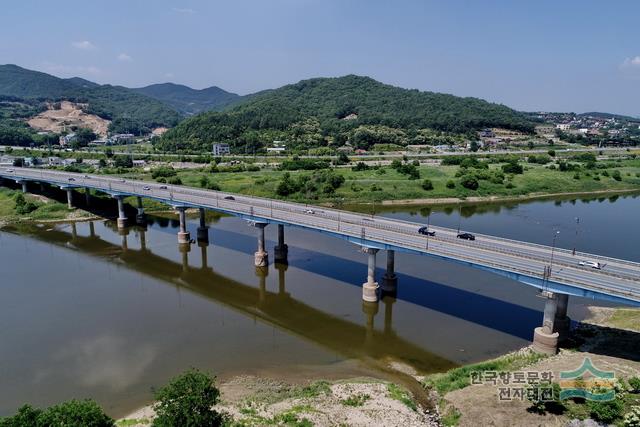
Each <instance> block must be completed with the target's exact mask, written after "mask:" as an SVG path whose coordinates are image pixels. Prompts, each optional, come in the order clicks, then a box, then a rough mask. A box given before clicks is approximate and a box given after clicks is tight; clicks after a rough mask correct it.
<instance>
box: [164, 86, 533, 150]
mask: <svg viewBox="0 0 640 427" xmlns="http://www.w3.org/2000/svg"><path fill="white" fill-rule="evenodd" d="M484 127H502V128H507V129H515V130H521V131H524V132H532V131H533V124H532V122H531V121H530V120H529V119H527V118H526V116H525V115H524V114H522V113H519V112H516V111H514V110H512V109H510V108H508V107H505V106H503V105H498V104H492V103H489V102H486V101H483V100H481V99H477V98H461V97H457V96H453V95H446V94H441V93H434V92H421V91H418V90H409V89H402V88H398V87H394V86H390V85H386V84H383V83H380V82H377V81H375V80H373V79H371V78H369V77H360V76H355V75H349V76H344V77H339V78H315V79H310V80H303V81H301V82H299V83H296V84H292V85H287V86H283V87H281V88H279V89H275V90H268V91H264V92H260V93H257V94H254V95H252V96H250V97H246V98H244V99H243V100H242V101H240V102H239V103H238V104H235V105H232V106H230V107H228V108H227V109H226V110H225V111H223V112H209V113H203V114H200V115H198V116H196V117H192V118H189V119H187V120H185V121H183V122H182V123H180V124H179V125H178V126H177V127H175V128H173V129H171V130H170V131H169V132H167V133H166V134H165V135H164V136H163V137H162V139H161V140H160V141H158V142H157V143H156V144H157V147H158V148H159V149H161V150H166V151H181V150H182V151H203V150H206V151H208V150H210V146H211V145H210V144H211V143H212V142H228V143H229V144H230V145H231V146H232V148H233V149H234V150H235V151H242V152H244V151H248V152H253V151H260V150H262V149H264V147H265V146H266V144H269V143H271V142H272V141H273V140H282V141H286V142H287V144H288V146H289V147H291V148H309V147H318V146H325V145H328V144H332V145H334V146H339V145H342V144H344V143H345V142H346V141H350V142H351V143H352V144H354V145H356V146H358V147H361V148H369V147H370V146H371V145H372V144H374V143H393V144H400V145H405V144H415V143H418V144H419V143H439V142H446V141H447V140H448V139H449V138H456V136H460V135H464V134H469V135H470V133H471V132H474V131H476V130H478V129H482V128H484Z"/></svg>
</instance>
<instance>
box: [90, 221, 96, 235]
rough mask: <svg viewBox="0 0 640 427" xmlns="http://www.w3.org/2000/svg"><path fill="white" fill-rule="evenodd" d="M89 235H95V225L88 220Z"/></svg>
mask: <svg viewBox="0 0 640 427" xmlns="http://www.w3.org/2000/svg"><path fill="white" fill-rule="evenodd" d="M89 237H96V226H95V224H94V223H93V221H91V222H89Z"/></svg>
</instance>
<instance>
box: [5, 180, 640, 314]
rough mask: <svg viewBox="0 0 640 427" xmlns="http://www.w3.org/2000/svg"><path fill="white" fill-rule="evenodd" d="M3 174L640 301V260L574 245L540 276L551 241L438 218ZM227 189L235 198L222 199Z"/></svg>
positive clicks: (570, 291)
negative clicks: (455, 225)
mask: <svg viewBox="0 0 640 427" xmlns="http://www.w3.org/2000/svg"><path fill="white" fill-rule="evenodd" d="M0 176H1V177H4V178H8V179H14V180H29V181H37V182H46V183H50V184H55V185H59V186H61V187H77V188H92V189H96V190H100V191H103V192H106V193H109V194H112V195H131V196H141V197H147V198H153V199H156V200H160V201H163V202H166V203H168V204H171V205H173V206H187V207H202V208H206V209H210V210H216V211H221V212H227V213H231V214H234V215H237V216H241V217H243V218H246V219H249V220H254V221H262V222H270V223H280V224H288V225H294V226H299V227H304V228H309V229H313V230H317V231H320V232H324V233H329V234H333V235H335V236H337V237H340V238H343V239H346V240H349V241H351V242H353V243H356V244H362V245H365V246H370V247H377V248H380V249H395V250H398V251H404V252H411V253H420V254H426V255H430V256H435V257H439V258H443V259H447V260H451V261H454V262H458V263H461V264H465V265H469V266H472V267H476V268H481V269H484V270H488V271H492V272H495V273H497V274H501V275H504V276H508V277H511V278H513V279H515V280H518V281H520V282H523V283H526V284H529V285H533V286H537V287H540V288H545V289H549V290H554V291H558V292H564V293H568V294H572V295H579V296H584V297H589V298H594V299H604V300H612V301H617V302H623V303H628V304H632V305H640V263H636V262H631V261H626V260H622V259H615V258H609V257H604V256H599V255H594V254H588V253H581V252H578V253H576V254H575V255H573V254H572V252H571V251H568V250H565V249H558V248H556V250H555V254H554V259H553V269H552V271H551V275H550V276H549V278H548V279H545V278H544V277H543V276H544V271H545V267H546V266H548V265H549V264H550V257H551V247H548V246H544V245H537V244H532V243H526V242H521V241H515V240H509V239H504V238H500V237H495V236H488V235H482V234H475V236H476V240H475V241H467V240H461V239H458V238H457V237H456V234H457V233H456V230H453V229H448V228H443V227H435V226H434V227H431V229H432V230H433V231H436V236H424V235H421V234H418V228H420V227H421V226H423V225H424V224H421V223H414V222H407V221H400V220H396V219H390V218H384V217H375V218H372V217H371V216H370V215H363V214H357V213H352V212H347V211H341V210H337V209H329V208H325V207H319V206H309V205H303V204H299V203H292V202H283V201H280V200H272V199H265V198H258V197H250V196H243V195H238V194H231V193H227V192H220V191H211V190H203V189H196V188H190V187H182V186H173V185H164V184H158V183H154V182H144V181H136V180H124V179H121V178H114V177H109V176H103V175H84V174H78V173H71V172H61V171H52V170H42V169H29V168H18V167H15V168H6V169H0ZM163 187H164V188H163ZM230 195H232V196H233V200H229V199H225V197H227V196H230ZM308 210H312V211H313V213H310V212H308ZM582 260H588V261H596V262H600V263H601V264H605V267H604V268H603V269H602V270H596V269H592V268H589V267H583V266H580V265H578V262H579V261H582Z"/></svg>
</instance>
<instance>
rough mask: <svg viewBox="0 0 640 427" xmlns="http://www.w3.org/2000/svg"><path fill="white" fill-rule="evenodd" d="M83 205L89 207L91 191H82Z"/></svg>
mask: <svg viewBox="0 0 640 427" xmlns="http://www.w3.org/2000/svg"><path fill="white" fill-rule="evenodd" d="M84 203H85V205H87V206H91V190H90V189H88V188H85V189H84Z"/></svg>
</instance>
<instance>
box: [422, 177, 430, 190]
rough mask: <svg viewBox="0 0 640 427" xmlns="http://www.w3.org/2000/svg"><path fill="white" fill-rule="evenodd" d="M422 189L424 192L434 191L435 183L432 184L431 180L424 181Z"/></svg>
mask: <svg viewBox="0 0 640 427" xmlns="http://www.w3.org/2000/svg"><path fill="white" fill-rule="evenodd" d="M421 187H422V189H423V190H424V191H430V190H433V182H431V180H430V179H425V180H424V181H422V185H421Z"/></svg>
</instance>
